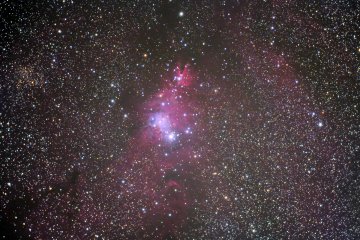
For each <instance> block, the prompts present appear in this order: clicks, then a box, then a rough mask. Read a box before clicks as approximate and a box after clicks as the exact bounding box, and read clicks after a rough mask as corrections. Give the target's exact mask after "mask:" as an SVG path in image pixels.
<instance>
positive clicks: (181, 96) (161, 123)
mask: <svg viewBox="0 0 360 240" xmlns="http://www.w3.org/2000/svg"><path fill="white" fill-rule="evenodd" d="M193 80H194V77H193V76H192V75H191V74H190V71H189V66H188V65H185V67H184V69H183V70H182V71H181V70H180V68H179V67H176V68H175V70H174V78H173V80H172V81H170V83H169V84H167V86H165V87H164V88H163V89H161V90H160V91H159V92H158V93H156V94H155V96H154V97H153V98H151V99H150V100H149V101H148V102H147V103H146V104H145V106H144V110H145V112H146V114H145V121H146V124H145V125H146V126H147V127H148V128H146V130H145V131H144V134H145V135H146V136H153V137H155V139H157V141H159V143H160V144H161V142H163V143H164V144H166V143H175V142H177V143H182V142H183V141H182V140H181V139H182V138H185V139H189V135H191V134H192V133H193V129H194V128H195V127H196V125H197V121H196V117H197V116H198V115H199V113H198V112H197V111H196V105H195V101H194V99H192V97H193V96H191V94H190V92H191V89H190V86H191V84H192V81H193Z"/></svg>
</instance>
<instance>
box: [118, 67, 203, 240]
mask: <svg viewBox="0 0 360 240" xmlns="http://www.w3.org/2000/svg"><path fill="white" fill-rule="evenodd" d="M189 68H190V67H189V66H188V65H186V66H185V67H184V69H183V70H180V68H179V67H176V68H175V69H174V71H173V74H174V76H173V77H171V78H170V80H168V79H165V81H164V87H163V88H162V89H159V91H158V92H156V93H155V94H154V95H153V96H152V97H150V98H149V99H148V101H145V102H144V103H143V105H142V106H140V107H139V108H140V110H139V112H142V113H143V115H142V116H141V120H142V127H141V128H140V129H139V132H138V134H135V137H134V139H133V142H131V143H129V148H128V157H127V164H128V165H126V166H124V165H122V166H121V167H119V175H124V172H125V173H126V172H127V171H126V170H125V171H124V169H131V171H136V172H138V173H139V175H141V177H134V175H131V176H127V175H126V174H125V176H124V179H126V181H127V182H129V183H130V182H131V186H128V185H126V184H125V185H122V186H121V187H124V189H123V190H122V191H124V192H129V189H128V188H129V187H131V188H132V189H136V190H137V193H133V194H132V195H133V196H134V197H135V196H136V198H137V199H146V201H143V203H142V204H141V205H139V206H138V207H136V208H133V209H139V211H140V212H141V213H142V216H139V218H138V219H137V220H138V221H140V225H143V226H147V227H146V232H151V231H153V230H154V229H157V230H156V232H157V234H158V236H163V237H165V236H167V235H168V234H170V235H173V232H174V231H176V229H179V228H181V227H182V225H183V223H185V222H186V221H185V220H186V218H187V216H188V214H187V212H188V208H189V207H190V206H191V205H192V202H193V197H192V194H191V190H192V189H193V187H192V186H191V185H190V184H189V182H186V181H184V179H186V178H183V177H179V176H180V175H181V176H184V175H186V174H189V171H187V170H186V169H192V168H194V166H195V165H197V164H198V163H199V162H198V159H197V161H194V152H196V149H195V148H194V145H195V144H194V143H195V142H196V141H197V138H198V136H197V133H198V127H199V126H200V122H201V121H200V120H199V119H198V117H199V116H200V115H201V113H200V111H199V108H198V107H197V96H196V91H194V87H193V82H194V81H195V76H194V75H193V74H192V73H191V71H190V69H189ZM195 158H196V156H195ZM137 194H138V195H137ZM132 221H134V222H136V220H132ZM164 223H165V224H164ZM163 226H167V227H166V228H164V227H163ZM148 228H149V229H148Z"/></svg>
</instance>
